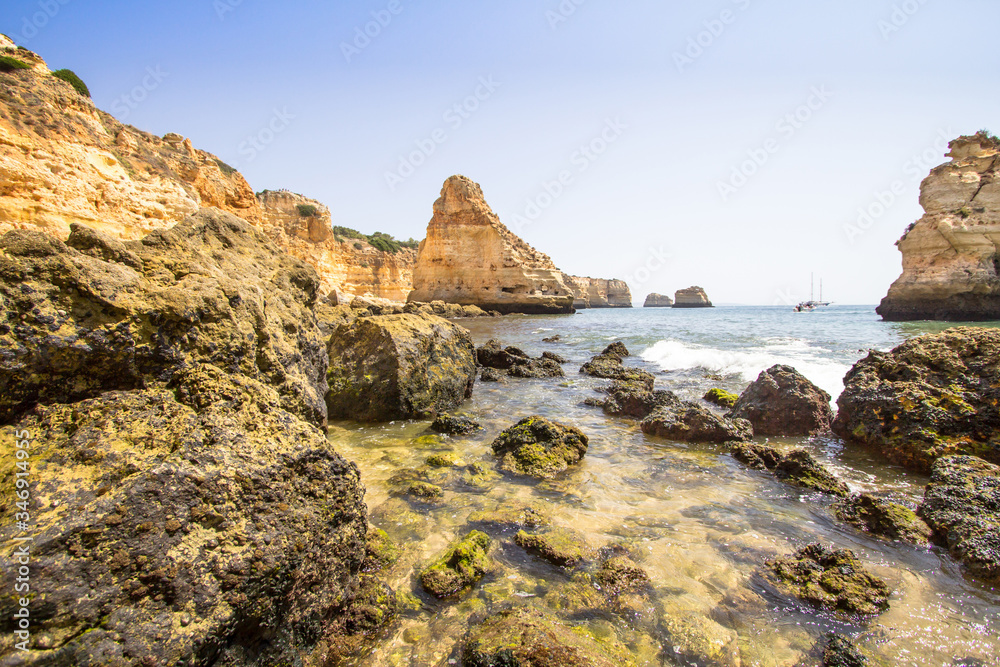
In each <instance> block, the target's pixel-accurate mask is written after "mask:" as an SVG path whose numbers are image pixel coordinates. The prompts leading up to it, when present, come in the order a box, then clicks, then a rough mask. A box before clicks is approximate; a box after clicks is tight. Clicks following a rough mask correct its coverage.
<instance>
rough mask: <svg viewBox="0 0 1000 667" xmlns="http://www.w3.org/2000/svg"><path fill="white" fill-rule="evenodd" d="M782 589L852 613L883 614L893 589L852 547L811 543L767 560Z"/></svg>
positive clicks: (838, 610) (819, 603)
mask: <svg viewBox="0 0 1000 667" xmlns="http://www.w3.org/2000/svg"><path fill="white" fill-rule="evenodd" d="M764 565H765V568H766V569H767V574H768V575H769V577H770V579H771V580H772V581H773V582H774V583H776V584H777V586H778V588H779V589H782V590H785V591H787V592H789V593H791V594H792V595H794V596H795V597H797V598H799V599H801V600H805V601H806V602H809V603H810V604H812V605H814V606H816V607H819V608H820V609H825V610H827V611H833V612H837V613H841V614H845V615H847V616H850V617H866V616H875V615H878V614H881V613H883V612H885V611H887V610H888V609H889V596H890V595H891V593H892V591H891V590H889V586H888V584H886V583H885V582H884V581H882V580H881V579H879V578H877V577H875V576H874V575H872V574H871V573H869V572H868V571H867V570H866V569H865V567H864V565H863V564H862V563H861V561H859V560H858V559H857V558H856V557H855V556H854V553H853V552H852V551H851V550H849V549H827V548H826V547H824V546H822V545H821V544H810V545H808V546H806V547H803V548H802V549H800V550H799V551H797V552H796V553H795V554H793V555H791V556H785V557H782V558H777V559H775V560H772V561H768V562H767V563H765V564H764Z"/></svg>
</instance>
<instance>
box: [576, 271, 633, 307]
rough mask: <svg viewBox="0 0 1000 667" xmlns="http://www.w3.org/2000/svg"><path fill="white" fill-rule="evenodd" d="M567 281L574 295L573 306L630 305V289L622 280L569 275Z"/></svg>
mask: <svg viewBox="0 0 1000 667" xmlns="http://www.w3.org/2000/svg"><path fill="white" fill-rule="evenodd" d="M569 283H570V287H572V288H573V296H574V297H575V299H574V301H573V307H574V308H579V309H584V308H631V307H632V291H631V290H629V288H628V283H626V282H625V281H624V280H608V279H606V278H580V277H578V276H569Z"/></svg>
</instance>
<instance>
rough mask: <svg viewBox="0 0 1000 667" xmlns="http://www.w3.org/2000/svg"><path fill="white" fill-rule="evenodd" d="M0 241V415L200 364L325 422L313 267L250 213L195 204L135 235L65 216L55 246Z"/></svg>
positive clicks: (138, 383)
mask: <svg viewBox="0 0 1000 667" xmlns="http://www.w3.org/2000/svg"><path fill="white" fill-rule="evenodd" d="M0 249H2V252H0V306H2V308H0V313H2V314H0V423H3V422H8V423H9V422H10V421H11V420H13V419H15V418H16V417H17V415H18V414H20V413H22V412H23V411H24V410H26V409H28V408H30V407H31V406H32V405H33V404H35V403H42V404H47V403H67V402H72V401H77V400H81V399H84V398H90V397H94V396H96V395H97V394H99V393H100V392H102V391H108V390H116V389H117V390H125V389H136V388H141V387H144V386H146V385H147V384H148V383H149V382H153V381H166V380H169V378H170V377H171V375H172V374H173V373H175V372H176V371H177V370H179V369H181V368H184V367H190V366H192V365H196V364H199V363H208V364H213V365H215V366H217V367H219V368H221V369H224V370H225V371H227V372H229V373H238V374H240V375H244V376H247V377H252V378H254V379H256V380H258V381H260V382H262V383H264V384H268V385H271V386H274V387H276V388H277V390H278V392H279V395H280V396H281V405H282V407H283V408H285V409H287V410H289V411H290V412H292V413H294V414H296V415H299V416H300V417H302V418H304V419H306V420H307V421H310V422H312V423H315V424H322V423H323V422H324V421H325V419H326V405H325V403H324V401H323V396H324V395H325V393H326V377H325V374H326V368H327V363H328V358H327V355H326V350H325V345H324V341H323V337H322V334H321V332H320V330H319V327H318V326H317V322H316V316H315V313H314V310H313V309H314V306H315V303H316V299H317V294H318V290H319V285H320V281H319V277H318V276H317V275H316V271H315V270H314V269H313V268H312V267H310V266H308V265H307V264H305V263H304V262H301V261H299V260H297V259H293V258H292V257H289V256H287V255H285V254H283V253H281V252H280V251H279V250H278V248H277V247H276V246H275V245H274V244H272V243H271V242H270V241H268V240H267V239H266V238H265V237H264V235H263V234H261V233H260V232H259V231H258V230H256V229H254V228H253V227H252V226H251V225H250V224H249V223H247V222H245V221H243V220H241V219H239V218H237V217H235V216H233V215H231V214H229V213H225V212H223V211H220V210H218V209H202V210H201V211H200V212H198V213H197V214H196V215H193V216H190V217H188V218H185V219H184V220H183V221H181V222H180V223H178V224H177V225H175V226H174V227H172V228H170V229H164V230H158V231H155V232H153V233H151V234H149V235H148V236H146V237H145V238H143V239H142V240H141V241H128V242H122V241H117V240H115V239H111V238H110V237H107V236H105V235H103V234H101V233H100V232H96V231H94V230H91V229H88V228H86V227H83V226H81V225H75V226H74V227H73V231H72V232H71V234H70V236H69V239H68V240H67V242H66V243H63V242H62V241H59V240H58V239H56V238H53V237H51V236H48V235H46V234H43V233H40V232H31V231H21V230H15V231H11V232H8V233H7V234H5V235H4V236H3V237H2V238H0Z"/></svg>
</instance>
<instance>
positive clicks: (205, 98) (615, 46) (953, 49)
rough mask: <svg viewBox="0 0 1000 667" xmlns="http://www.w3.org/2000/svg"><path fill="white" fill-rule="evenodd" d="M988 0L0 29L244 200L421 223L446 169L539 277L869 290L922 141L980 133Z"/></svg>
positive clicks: (292, 7) (102, 22)
mask: <svg viewBox="0 0 1000 667" xmlns="http://www.w3.org/2000/svg"><path fill="white" fill-rule="evenodd" d="M998 24H1000V3H997V2H996V1H995V0H948V1H947V2H945V0H837V1H832V0H814V1H812V2H801V0H795V1H793V0H712V1H709V2H662V0H657V1H652V0H649V1H647V0H635V1H631V2H628V1H623V0H619V1H618V2H611V1H610V0H531V1H529V0H504V1H503V2H500V1H499V0H494V1H484V0H480V1H475V0H473V1H470V0H464V1H463V2H458V1H453V0H439V1H438V2H435V3H430V2H426V1H424V2H420V1H417V0H372V1H340V2H330V3H319V2H296V1H294V0H290V1H289V0H286V1H284V2H280V3H279V2H265V1H264V0H197V1H196V0H175V1H172V2H170V3H137V2H119V1H116V0H112V1H106V2H101V3H92V2H85V1H84V0H34V1H31V2H22V1H20V0H6V1H5V3H4V9H3V12H2V15H0V32H3V33H5V34H8V35H10V36H11V37H12V38H13V39H14V40H15V41H16V42H17V43H18V44H20V45H23V46H26V47H27V48H30V49H31V50H33V51H36V52H37V53H39V55H41V56H42V57H43V58H45V59H46V61H47V62H48V64H49V66H50V67H52V68H53V69H56V68H69V69H71V70H73V71H75V72H76V73H77V74H78V75H79V76H80V77H81V78H82V79H83V80H84V81H85V82H86V83H87V85H88V86H89V88H90V90H91V93H92V95H93V98H94V101H95V103H96V104H97V105H98V106H99V107H101V108H102V109H104V110H106V111H109V112H110V113H113V114H114V115H115V116H116V117H117V118H118V119H119V120H121V121H123V122H126V123H129V124H132V125H134V126H136V127H138V128H140V129H142V130H146V131H149V132H153V133H156V134H160V135H162V134H165V133H167V132H176V133H178V134H181V135H183V136H186V137H190V138H191V140H192V142H193V143H194V145H195V146H196V147H198V148H201V149H203V150H207V151H209V152H212V153H215V154H216V155H218V156H219V157H220V158H221V159H222V160H224V161H225V162H227V163H229V164H231V165H233V166H235V167H237V168H238V169H239V170H240V171H241V172H242V173H243V175H244V176H245V177H246V178H247V180H248V181H249V182H250V185H251V186H252V187H253V188H254V189H255V190H257V191H260V190H264V189H279V188H287V189H289V190H292V191H294V192H298V193H300V194H303V195H306V196H308V197H313V198H315V199H318V200H320V201H322V202H323V203H324V204H326V205H327V206H329V207H330V210H331V213H332V216H333V223H334V224H336V225H343V226H347V227H353V228H355V229H359V230H361V231H365V232H367V233H371V232H374V231H382V232H387V233H390V234H393V235H395V236H396V237H399V238H403V239H406V238H410V237H413V238H418V239H419V238H423V236H424V234H425V230H426V226H427V222H428V221H429V220H430V217H431V214H432V205H433V202H434V200H435V199H436V198H437V197H438V195H439V193H440V189H441V185H442V183H443V182H444V180H445V179H446V178H448V177H449V176H451V175H452V174H464V175H465V176H468V177H470V178H472V179H473V180H475V181H476V182H478V183H479V184H480V185H482V188H483V191H484V193H485V195H486V198H487V201H488V202H489V204H490V205H491V206H492V208H493V210H494V211H496V213H497V214H498V215H499V216H500V218H501V220H502V221H503V222H504V223H505V224H506V225H507V226H508V227H510V228H511V229H512V230H513V231H515V232H516V233H518V234H519V235H520V236H521V237H522V238H524V239H525V240H526V241H528V242H529V243H531V244H532V245H533V246H535V247H536V248H537V249H539V250H541V251H542V252H545V253H546V254H548V255H549V256H551V257H552V259H553V260H554V261H555V263H556V265H557V266H559V268H561V269H562V270H564V271H566V272H568V273H571V274H574V275H587V276H592V277H601V278H620V279H624V280H626V281H627V282H628V283H629V285H630V287H631V289H632V294H633V298H634V300H635V302H636V305H641V303H642V301H643V299H644V297H645V295H646V294H648V293H650V292H659V293H664V294H671V295H672V294H673V293H674V291H676V290H678V289H681V288H684V287H688V286H691V285H700V286H702V287H704V288H705V289H706V291H707V292H708V294H709V297H710V298H711V299H712V300H713V301H714V302H716V303H743V304H759V305H772V304H777V305H780V304H794V303H797V302H798V301H800V300H803V299H805V298H808V297H809V292H810V276H811V275H815V277H816V286H817V287H816V291H817V296H818V285H819V281H820V279H822V280H823V282H824V295H823V296H824V298H826V299H827V300H832V301H834V302H836V303H842V304H876V303H878V301H879V300H880V299H881V298H882V297H883V296H884V295H885V293H886V291H887V289H888V287H889V285H890V284H891V283H892V281H893V280H895V279H896V278H897V277H898V276H899V274H900V272H901V260H900V254H899V252H898V250H897V249H896V248H895V246H894V243H895V241H896V240H897V239H898V238H899V237H900V236H901V235H902V233H903V232H904V230H905V229H906V227H907V226H908V225H909V224H910V223H912V222H913V221H915V220H916V219H918V218H919V217H920V215H921V214H922V209H921V208H920V205H919V203H918V197H919V190H920V182H921V180H922V179H923V178H925V177H926V176H927V174H928V172H929V171H930V169H931V168H933V167H934V166H937V165H939V164H942V163H944V162H947V161H948V160H947V158H946V157H945V153H946V152H947V142H948V140H950V139H953V138H955V137H957V136H959V135H962V134H973V133H975V132H976V131H978V130H980V129H983V128H991V129H994V131H997V132H1000V85H997V84H998V83H1000V82H998V72H1000V68H998V64H1000V63H998V60H1000V51H998V50H997V48H996V39H995V26H996V25H998Z"/></svg>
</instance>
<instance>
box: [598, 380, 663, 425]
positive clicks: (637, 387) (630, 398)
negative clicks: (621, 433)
mask: <svg viewBox="0 0 1000 667" xmlns="http://www.w3.org/2000/svg"><path fill="white" fill-rule="evenodd" d="M681 403H682V401H681V399H679V398H678V397H677V396H676V395H675V394H674V393H673V392H669V391H662V390H659V391H653V390H652V388H651V386H650V385H647V384H645V383H642V382H623V381H621V380H615V381H614V382H613V383H612V384H611V386H610V387H609V388H608V398H607V399H606V400H604V401H603V402H601V403H600V405H601V407H603V408H604V411H605V412H606V413H607V414H609V415H612V416H614V417H633V418H635V419H645V418H646V417H648V416H649V415H650V413H652V412H653V411H654V410H656V409H657V408H659V407H666V406H671V407H674V408H679V407H680V406H681Z"/></svg>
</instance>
